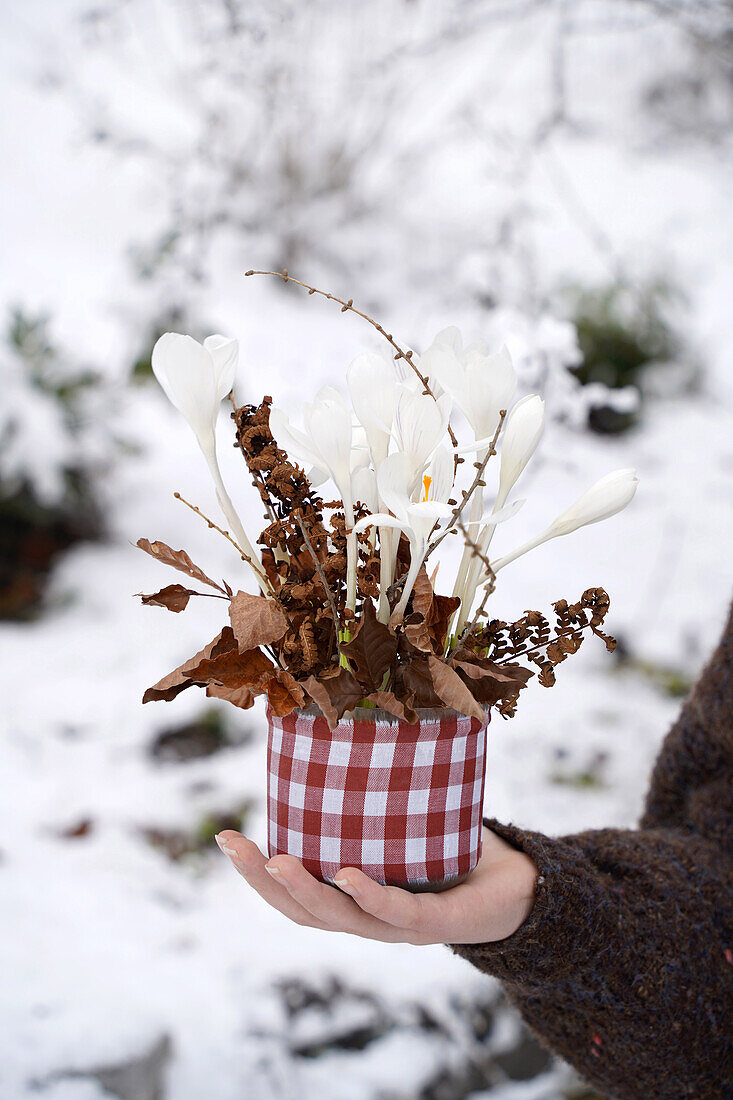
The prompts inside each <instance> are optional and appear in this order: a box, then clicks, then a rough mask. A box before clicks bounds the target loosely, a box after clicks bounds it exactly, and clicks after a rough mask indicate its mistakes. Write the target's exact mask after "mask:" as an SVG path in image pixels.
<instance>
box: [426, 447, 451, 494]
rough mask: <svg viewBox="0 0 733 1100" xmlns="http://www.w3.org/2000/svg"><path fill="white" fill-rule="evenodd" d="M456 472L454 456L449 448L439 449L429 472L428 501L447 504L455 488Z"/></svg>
mask: <svg viewBox="0 0 733 1100" xmlns="http://www.w3.org/2000/svg"><path fill="white" fill-rule="evenodd" d="M454 471H455V467H454V463H453V455H452V454H450V453H449V451H448V449H447V447H438V449H437V450H436V452H435V454H434V455H433V460H432V462H431V463H430V466H429V468H428V472H427V476H428V477H429V478H430V482H429V486H430V487H429V491H428V500H439V501H442V502H443V503H445V501H446V500H447V499H448V497H449V496H450V494H451V490H452V488H453V477H454Z"/></svg>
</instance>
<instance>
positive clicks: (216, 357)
mask: <svg viewBox="0 0 733 1100" xmlns="http://www.w3.org/2000/svg"><path fill="white" fill-rule="evenodd" d="M204 347H205V348H206V350H207V351H208V352H209V354H210V355H211V358H212V359H213V361H214V373H215V377H216V389H217V393H218V395H219V400H220V401H223V400H224V398H225V397H226V396H227V394H229V393H231V392H232V389H233V388H234V379H235V376H236V373H237V360H238V358H239V341H238V340H232V339H230V338H229V337H228V336H220V335H219V334H218V333H216V334H215V335H213V336H207V337H206V339H205V340H204Z"/></svg>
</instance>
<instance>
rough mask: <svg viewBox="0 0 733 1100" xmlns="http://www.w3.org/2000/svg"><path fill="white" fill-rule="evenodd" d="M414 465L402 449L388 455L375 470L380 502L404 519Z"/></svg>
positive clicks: (408, 502)
mask: <svg viewBox="0 0 733 1100" xmlns="http://www.w3.org/2000/svg"><path fill="white" fill-rule="evenodd" d="M414 476H415V474H414V467H413V463H412V461H411V459H410V456H409V455H406V454H404V453H403V452H402V451H397V452H396V453H395V454H392V455H388V457H387V458H385V460H384V462H382V463H380V466H379V470H378V471H377V488H378V489H379V496H380V499H381V500H382V502H383V503H384V504H385V506H386V507H387V508H389V510H390V512H394V514H395V515H396V516H397V517H398V518H399V519H402V520H406V517H407V508H408V506H409V504H410V491H411V488H412V483H413V481H414Z"/></svg>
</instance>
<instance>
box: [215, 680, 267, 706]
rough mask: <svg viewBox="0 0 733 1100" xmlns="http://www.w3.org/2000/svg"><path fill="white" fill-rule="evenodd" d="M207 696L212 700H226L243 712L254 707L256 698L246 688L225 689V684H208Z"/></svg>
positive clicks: (229, 687)
mask: <svg viewBox="0 0 733 1100" xmlns="http://www.w3.org/2000/svg"><path fill="white" fill-rule="evenodd" d="M206 694H207V696H208V697H209V698H210V699H224V700H225V701H226V702H227V703H232V705H233V706H235V707H240V708H241V709H242V710H249V708H250V707H252V706H254V701H255V697H254V695H253V694H252V692H251V691H250V690H249V688H246V687H231V686H228V687H225V686H224V684H207V685H206Z"/></svg>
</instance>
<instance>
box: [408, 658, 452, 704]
mask: <svg viewBox="0 0 733 1100" xmlns="http://www.w3.org/2000/svg"><path fill="white" fill-rule="evenodd" d="M400 681H401V684H402V687H403V688H404V690H405V694H406V697H407V699H409V701H410V705H411V706H413V707H439V706H440V705H441V702H442V701H441V699H440V697H439V696H438V695H437V694H436V692H435V688H434V687H433V676H432V673H431V671H430V668H429V666H428V662H427V661H426V660H421V659H413V660H411V661H409V663H408V664H406V665H404V666H403V668H402V669H401V670H400Z"/></svg>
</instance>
